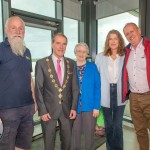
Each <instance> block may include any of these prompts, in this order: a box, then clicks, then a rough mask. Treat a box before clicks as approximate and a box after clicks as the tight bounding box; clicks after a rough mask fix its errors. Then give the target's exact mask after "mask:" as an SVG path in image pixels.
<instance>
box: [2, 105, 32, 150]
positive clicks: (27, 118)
mask: <svg viewBox="0 0 150 150" xmlns="http://www.w3.org/2000/svg"><path fill="white" fill-rule="evenodd" d="M33 114H34V105H33V104H32V105H27V106H24V107H19V108H12V109H3V110H0V118H1V120H2V122H3V126H4V130H3V133H2V137H1V138H0V150H14V149H15V146H16V147H18V148H22V149H30V148H31V143H32V134H33Z"/></svg>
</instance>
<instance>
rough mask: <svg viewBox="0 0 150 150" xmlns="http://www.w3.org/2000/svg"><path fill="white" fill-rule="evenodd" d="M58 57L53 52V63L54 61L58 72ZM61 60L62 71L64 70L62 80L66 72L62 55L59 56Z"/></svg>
mask: <svg viewBox="0 0 150 150" xmlns="http://www.w3.org/2000/svg"><path fill="white" fill-rule="evenodd" d="M57 59H58V58H57V57H56V56H55V55H54V54H52V60H53V63H54V67H55V70H56V72H57ZM59 59H60V60H61V61H60V67H61V72H62V81H63V79H64V72H65V67H64V57H61V58H59Z"/></svg>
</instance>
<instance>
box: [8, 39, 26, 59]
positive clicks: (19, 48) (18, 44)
mask: <svg viewBox="0 0 150 150" xmlns="http://www.w3.org/2000/svg"><path fill="white" fill-rule="evenodd" d="M9 42H10V46H11V49H12V51H13V53H14V54H16V55H18V56H23V55H24V52H25V50H26V46H25V43H24V41H23V39H21V38H19V37H15V38H13V39H11V40H10V41H9Z"/></svg>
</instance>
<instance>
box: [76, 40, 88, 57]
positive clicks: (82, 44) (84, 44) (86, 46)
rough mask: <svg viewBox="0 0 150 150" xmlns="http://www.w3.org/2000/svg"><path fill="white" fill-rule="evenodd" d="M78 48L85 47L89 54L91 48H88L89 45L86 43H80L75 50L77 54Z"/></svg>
mask: <svg viewBox="0 0 150 150" xmlns="http://www.w3.org/2000/svg"><path fill="white" fill-rule="evenodd" d="M78 46H83V47H85V48H86V51H87V54H89V47H88V45H87V44H86V43H84V42H80V43H78V44H77V45H76V46H75V48H74V53H76V52H77V49H78Z"/></svg>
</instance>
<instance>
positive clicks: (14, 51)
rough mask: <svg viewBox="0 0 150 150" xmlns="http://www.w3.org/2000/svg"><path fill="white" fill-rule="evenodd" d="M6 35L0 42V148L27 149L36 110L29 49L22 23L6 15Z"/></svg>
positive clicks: (5, 149)
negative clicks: (1, 126)
mask: <svg viewBox="0 0 150 150" xmlns="http://www.w3.org/2000/svg"><path fill="white" fill-rule="evenodd" d="M5 33H6V34H7V38H5V40H4V41H3V42H2V43H1V44H0V119H1V120H2V123H3V133H2V136H1V138H0V150H14V149H15V150H23V149H30V148H31V142H32V134H33V114H34V111H36V102H35V97H34V85H33V81H32V78H31V71H32V63H31V54H30V51H29V50H28V49H27V48H26V47H25V44H24V34H25V23H24V21H23V20H22V19H21V18H20V17H18V16H13V17H10V18H8V20H7V21H6V24H5Z"/></svg>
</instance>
